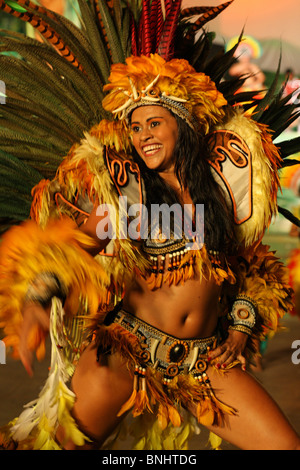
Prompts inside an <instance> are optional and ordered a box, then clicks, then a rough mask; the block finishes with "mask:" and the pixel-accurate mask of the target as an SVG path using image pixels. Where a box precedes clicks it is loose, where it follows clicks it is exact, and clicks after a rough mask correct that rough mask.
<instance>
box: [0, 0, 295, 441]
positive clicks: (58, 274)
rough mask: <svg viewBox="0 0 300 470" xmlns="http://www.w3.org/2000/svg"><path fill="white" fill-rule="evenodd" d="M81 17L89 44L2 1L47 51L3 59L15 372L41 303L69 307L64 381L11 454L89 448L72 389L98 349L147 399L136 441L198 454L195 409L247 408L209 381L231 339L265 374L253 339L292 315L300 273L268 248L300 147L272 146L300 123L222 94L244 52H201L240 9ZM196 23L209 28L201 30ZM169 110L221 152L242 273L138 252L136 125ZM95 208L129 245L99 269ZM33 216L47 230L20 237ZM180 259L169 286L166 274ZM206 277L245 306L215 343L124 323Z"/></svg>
mask: <svg viewBox="0 0 300 470" xmlns="http://www.w3.org/2000/svg"><path fill="white" fill-rule="evenodd" d="M78 3H79V6H80V11H81V16H82V22H83V27H82V29H78V28H77V27H76V26H75V25H73V24H72V23H71V22H70V21H68V20H67V19H66V18H63V17H61V16H60V15H58V14H56V13H54V12H52V11H50V10H47V9H45V8H43V7H40V6H37V5H36V4H33V3H31V2H30V1H29V0H18V1H17V2H9V1H6V2H5V1H4V0H0V7H1V9H2V10H3V11H5V12H8V13H11V14H13V15H15V16H18V17H20V19H22V20H25V21H27V22H29V23H30V24H31V25H32V26H34V27H35V28H36V29H37V30H38V31H39V33H40V34H41V36H42V38H44V39H45V41H44V42H40V41H37V40H35V39H32V38H29V37H24V36H23V35H20V34H16V33H12V32H8V31H6V32H2V33H1V37H0V51H1V53H3V52H10V51H13V52H16V53H17V54H18V55H16V56H14V55H11V54H1V55H0V61H1V62H0V64H1V76H0V79H1V80H3V81H4V82H5V83H6V94H7V101H6V104H5V106H3V107H1V122H0V125H1V136H0V146H1V150H0V155H1V170H0V171H1V179H3V186H2V190H3V191H4V192H5V194H6V198H5V200H4V199H1V211H2V214H1V215H2V226H5V227H6V228H7V227H9V226H10V225H14V224H15V225H17V226H15V227H12V228H10V229H9V230H7V231H6V233H5V234H4V235H3V240H2V243H1V247H0V269H1V273H0V276H1V277H0V321H1V322H0V326H1V327H2V328H4V331H5V333H6V338H5V341H6V344H7V347H11V348H12V350H13V353H14V355H15V357H17V355H18V342H19V329H20V327H21V325H22V314H21V309H22V305H23V302H24V299H26V298H28V299H30V300H33V301H36V302H39V303H40V304H42V305H46V304H47V303H48V302H49V301H51V302H52V308H51V317H50V322H51V326H50V337H51V342H52V355H51V368H50V372H49V378H48V380H47V383H46V384H45V387H44V388H43V390H42V391H41V393H40V396H39V398H38V399H37V400H36V401H35V402H34V403H31V404H29V405H28V406H27V407H26V409H25V411H24V412H23V413H22V414H21V415H20V416H19V417H18V418H16V419H15V420H14V421H13V422H12V423H10V424H9V425H8V426H7V428H6V430H2V434H1V436H2V445H4V446H5V445H6V446H9V445H11V443H12V442H13V443H14V445H15V446H17V448H19V449H32V448H33V449H58V448H59V445H58V443H57V442H56V440H55V433H56V429H57V427H58V425H61V426H63V428H64V430H65V437H66V439H72V441H73V442H74V444H76V445H78V446H81V445H83V444H84V442H86V441H88V440H89V439H88V436H84V434H83V433H82V432H81V431H80V430H79V429H78V428H77V426H76V423H75V421H74V419H73V417H72V407H73V403H74V400H75V396H74V394H73V393H72V392H71V390H70V389H69V388H68V382H69V380H70V378H71V377H72V374H73V372H74V369H75V367H76V363H77V361H78V359H79V357H80V355H81V353H82V351H83V350H84V348H85V347H86V346H87V345H88V344H89V342H90V341H91V339H94V340H95V341H96V342H97V347H98V354H99V355H101V354H105V353H107V352H108V351H111V350H112V351H118V352H119V353H120V354H121V355H122V356H123V357H125V358H126V359H127V361H128V365H129V367H130V370H132V375H133V393H132V395H131V397H130V399H129V400H128V402H126V403H124V405H123V407H122V409H121V410H120V413H119V414H120V415H121V414H123V413H125V412H126V411H128V410H130V409H132V412H133V416H134V417H135V420H134V422H135V421H136V423H139V421H138V417H140V419H141V420H142V425H141V423H140V425H138V424H136V425H135V426H133V428H134V430H135V431H134V432H135V438H136V441H135V448H138V449H140V448H144V449H146V448H148V449H172V448H174V447H176V448H178V449H180V448H186V446H187V439H188V436H189V435H190V433H191V432H192V431H193V430H194V429H195V427H196V424H195V423H192V422H190V421H185V422H183V419H182V407H184V406H185V405H186V404H187V403H188V402H189V401H191V400H192V401H194V402H195V403H196V404H197V418H198V422H199V423H201V424H204V425H211V424H213V423H218V424H220V423H222V422H223V421H224V416H226V414H227V413H229V414H232V413H235V409H234V403H233V404H225V403H222V402H221V401H219V400H218V398H217V394H215V392H214V391H213V390H212V388H211V386H210V382H209V378H208V377H207V375H206V372H205V371H206V368H207V353H208V351H209V350H210V349H211V348H213V347H214V346H215V345H216V344H217V342H218V341H220V338H221V336H222V335H223V334H224V331H226V328H228V325H227V326H226V325H225V324H226V323H228V324H229V325H230V326H229V328H233V329H237V330H239V331H243V332H244V333H247V334H248V335H249V341H248V346H249V347H248V354H249V357H250V354H251V353H252V352H253V350H252V342H251V338H255V339H257V338H263V337H264V335H265V334H266V333H267V332H268V331H269V330H273V331H275V330H276V328H277V325H278V319H279V318H280V317H282V316H283V315H284V313H285V312H286V311H289V310H290V309H291V308H292V301H291V294H292V292H291V289H290V286H289V284H288V275H287V271H286V269H285V267H284V266H283V264H282V263H281V262H280V261H279V260H278V259H277V258H276V257H275V255H274V253H272V252H270V251H269V248H268V247H266V246H263V245H262V244H261V243H260V240H261V238H262V236H263V234H264V231H265V229H266V227H267V226H268V225H269V224H270V222H271V220H272V217H273V216H274V215H276V213H277V210H278V207H277V202H276V195H277V191H278V188H279V178H278V168H279V167H280V166H282V165H284V160H283V159H284V158H285V157H287V156H289V155H290V154H292V153H293V152H294V151H295V149H297V145H298V141H295V142H285V143H284V142H283V143H281V144H280V148H279V147H278V146H276V145H275V144H274V143H273V141H272V139H273V138H274V137H276V136H277V135H278V134H280V133H281V132H282V130H283V129H284V128H285V127H286V126H288V125H289V123H290V122H291V121H292V120H293V119H294V118H295V116H294V114H295V113H294V111H295V110H296V108H297V106H296V105H294V106H291V107H288V106H285V104H286V102H285V101H284V100H282V99H281V98H280V96H277V95H276V96H275V95H274V89H273V87H272V89H271V90H270V91H269V92H268V93H266V95H265V97H264V98H263V99H262V100H255V99H253V96H252V95H251V93H246V94H236V93H235V91H236V90H238V89H239V87H240V84H241V79H234V80H229V81H224V80H223V76H224V74H225V72H226V71H227V70H228V68H229V67H230V65H231V64H232V63H233V60H234V59H233V54H234V49H232V50H231V51H229V52H227V53H226V54H223V55H221V56H219V57H218V58H217V59H215V58H212V57H211V55H210V50H211V44H210V34H208V33H205V32H203V33H202V34H201V35H200V37H199V38H198V39H197V40H195V34H196V32H197V31H199V30H200V29H201V28H202V27H203V26H204V24H205V23H207V21H209V20H211V19H212V18H214V17H215V16H216V15H218V14H219V13H220V12H221V11H222V10H223V9H224V8H226V7H227V6H229V4H230V3H231V2H227V3H225V4H223V5H221V6H219V7H216V8H213V7H196V8H191V9H185V10H181V1H178V0H174V1H171V0H165V1H161V0H153V1H152V2H150V1H149V0H143V1H142V2H135V1H130V2H127V3H128V5H126V7H124V5H123V2H121V1H119V0H114V1H98V0H95V1H89V2H87V1H85V0H79V2H78ZM195 15H196V16H199V15H201V16H200V17H199V19H198V20H196V21H194V22H191V21H190V18H192V17H193V16H195ZM239 103H240V104H242V103H244V106H243V107H242V106H238V104H239ZM153 104H158V105H160V106H164V107H166V108H167V109H168V110H170V111H172V113H173V114H175V115H177V116H179V117H180V118H181V119H183V120H184V121H185V122H187V124H188V125H189V126H190V127H191V129H193V131H194V132H200V133H201V134H203V135H204V136H206V142H207V145H208V148H209V150H210V158H209V163H210V167H211V171H212V174H213V175H214V178H215V181H216V183H217V184H219V185H220V186H221V187H222V189H223V191H224V193H225V195H226V201H227V204H228V207H229V208H230V210H231V211H232V213H233V217H234V222H235V232H236V238H237V240H238V247H237V250H236V252H235V256H234V259H229V258H227V257H225V256H224V253H220V252H219V251H216V250H212V249H207V247H206V245H205V244H204V245H203V246H199V247H198V249H195V247H193V249H189V242H190V241H191V240H189V239H187V238H181V239H180V240H178V239H171V238H169V239H164V238H163V234H160V235H162V238H163V239H158V238H157V239H154V240H152V239H146V240H141V239H138V240H132V239H131V238H130V235H129V234H126V236H125V237H124V236H121V233H122V230H123V229H124V226H121V225H122V223H121V222H120V221H122V220H124V219H125V220H126V223H125V227H128V222H129V210H128V207H131V205H133V204H138V205H140V206H141V207H142V205H143V204H144V202H145V198H146V193H145V188H144V184H143V179H142V177H141V173H140V169H139V167H138V165H137V163H135V161H134V160H133V159H132V156H131V151H132V144H131V138H130V129H129V127H128V122H127V118H128V116H129V114H130V112H132V110H133V109H135V108H136V107H138V106H147V105H153ZM293 113H294V114H293ZM250 116H251V117H250ZM6 175H9V178H6ZM16 182H17V183H18V185H17V186H16V185H15V183H16ZM120 200H122V201H126V202H127V204H128V206H126V205H125V204H124V205H122V204H120ZM2 201H3V202H2ZM19 201H21V202H22V205H21V208H20V207H19V206H18V209H16V208H17V203H18V202H19ZM95 204H99V205H100V204H108V205H110V206H111V207H113V208H114V210H115V214H116V217H115V218H114V219H113V221H112V224H113V233H114V234H115V237H114V239H113V240H112V242H111V243H110V244H109V246H108V248H107V249H106V251H105V253H104V252H103V253H100V254H99V255H97V256H96V257H94V258H92V257H91V256H90V255H88V254H87V253H86V252H85V250H84V249H83V248H82V246H84V245H85V246H86V247H92V246H93V241H92V239H91V238H90V237H89V236H87V235H85V234H83V233H81V232H80V231H79V230H78V229H77V227H78V226H79V225H81V224H82V223H84V220H85V219H86V218H87V217H88V215H89V213H90V212H91V209H92V207H93V206H94V205H95ZM280 210H281V211H282V209H280ZM29 212H30V220H28V221H25V222H22V223H20V222H21V221H23V220H25V219H27V218H28V217H29ZM286 215H288V214H286ZM216 223H217V222H216ZM166 254H168V255H169V259H170V264H169V267H168V270H167V271H165V270H164V269H163V268H162V266H160V260H161V259H163V258H164V256H165V255H166ZM196 272H197V273H200V280H201V279H203V278H205V279H214V280H215V282H216V283H217V284H219V285H225V284H228V285H231V286H234V287H235V290H236V295H235V297H234V298H232V297H231V296H230V295H229V293H226V290H225V289H224V295H223V298H222V308H223V316H222V318H221V320H220V322H221V323H222V322H223V324H222V325H220V327H219V328H218V330H217V331H216V333H215V334H214V335H213V336H212V337H210V338H202V339H201V338H196V339H193V340H182V339H181V340H179V339H177V338H174V337H172V336H169V335H167V334H166V333H164V332H162V331H159V330H157V329H155V328H153V327H152V326H151V325H148V324H146V323H145V322H142V321H141V320H139V319H138V318H135V317H134V316H132V315H131V314H130V313H129V312H126V311H125V310H124V309H123V307H122V297H123V295H124V285H125V283H126V282H127V281H128V279H130V278H131V277H133V276H140V277H143V278H144V279H145V280H146V281H147V283H148V286H149V288H150V289H159V288H160V287H161V285H162V284H164V283H168V284H169V285H177V284H180V283H184V282H186V281H187V280H188V279H193V277H194V275H195V273H196ZM224 325H225V326H224ZM30 347H31V349H33V350H36V354H37V356H38V358H40V357H42V356H43V355H44V352H45V337H44V334H43V333H42V332H41V331H39V330H36V329H35V330H34V331H32V334H31V338H30ZM234 365H235V364H231V365H230V367H232V366H234ZM222 373H226V370H225V371H224V372H222ZM145 415H146V416H145ZM145 424H147V428H148V430H147V431H146V430H145ZM139 426H140V427H139ZM212 437H214V436H212ZM212 442H213V440H212ZM217 445H218V444H216V445H215V446H217Z"/></svg>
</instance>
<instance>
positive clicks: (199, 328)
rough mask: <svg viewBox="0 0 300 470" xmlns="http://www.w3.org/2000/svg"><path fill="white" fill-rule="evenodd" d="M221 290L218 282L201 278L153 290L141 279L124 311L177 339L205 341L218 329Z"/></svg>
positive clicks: (130, 289)
mask: <svg viewBox="0 0 300 470" xmlns="http://www.w3.org/2000/svg"><path fill="white" fill-rule="evenodd" d="M220 291H221V287H220V286H217V285H216V284H215V282H213V281H207V280H205V279H203V280H201V281H200V280H199V278H198V279H192V280H188V281H186V282H185V283H184V284H179V285H177V286H176V285H171V286H169V285H168V284H163V285H162V287H160V288H159V289H156V290H150V289H149V287H148V284H147V282H146V281H145V280H144V279H142V278H138V279H136V280H135V282H134V283H132V284H131V285H129V286H127V289H126V295H125V297H124V301H123V308H124V309H125V310H127V311H128V312H130V313H132V314H134V315H135V316H136V317H138V318H140V319H141V320H143V321H145V322H147V323H150V324H151V325H152V326H154V327H155V328H158V329H160V330H161V331H163V332H165V333H167V334H169V335H172V336H176V337H177V338H186V339H187V338H204V337H207V336H210V335H212V334H213V333H214V330H215V328H216V326H217V321H218V316H219V296H220Z"/></svg>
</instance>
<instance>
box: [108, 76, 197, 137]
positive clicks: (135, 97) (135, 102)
mask: <svg viewBox="0 0 300 470" xmlns="http://www.w3.org/2000/svg"><path fill="white" fill-rule="evenodd" d="M159 77H160V75H157V76H156V78H155V79H154V80H153V81H152V82H151V83H150V84H149V85H148V86H147V87H146V88H145V89H143V90H141V92H138V91H137V90H136V87H135V86H134V84H133V83H132V80H131V79H130V77H128V80H129V83H130V86H131V89H132V93H130V94H129V93H128V92H127V91H123V93H124V94H125V95H127V96H128V99H127V100H126V102H125V103H124V104H123V105H122V106H119V107H118V108H116V109H114V110H113V111H112V113H113V114H119V113H122V114H121V115H120V116H119V118H120V119H124V118H128V117H129V115H130V113H131V112H132V111H133V110H134V109H136V108H138V107H140V106H151V105H160V106H163V107H164V108H167V109H169V110H170V111H172V112H173V113H174V114H177V116H179V117H180V118H181V119H184V120H185V121H186V122H187V123H188V124H189V126H190V127H191V128H192V129H193V130H195V129H196V128H197V121H196V119H195V118H194V117H193V116H192V115H191V113H190V112H189V111H188V109H187V108H186V107H185V106H184V104H183V103H186V101H187V100H185V99H183V98H178V97H176V96H172V95H171V96H170V95H167V93H166V92H165V91H163V92H162V93H160V94H158V93H157V92H156V91H155V90H154V88H153V87H154V85H155V84H156V82H157V81H158V79H159Z"/></svg>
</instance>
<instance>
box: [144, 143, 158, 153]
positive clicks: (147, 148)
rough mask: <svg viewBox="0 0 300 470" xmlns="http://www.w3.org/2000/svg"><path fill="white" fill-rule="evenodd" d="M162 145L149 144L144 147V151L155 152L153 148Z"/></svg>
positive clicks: (156, 148)
mask: <svg viewBox="0 0 300 470" xmlns="http://www.w3.org/2000/svg"><path fill="white" fill-rule="evenodd" d="M161 147H162V146H161V145H159V144H153V145H147V146H146V147H143V152H144V153H150V152H153V150H158V149H160V148H161Z"/></svg>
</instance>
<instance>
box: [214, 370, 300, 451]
mask: <svg viewBox="0 0 300 470" xmlns="http://www.w3.org/2000/svg"><path fill="white" fill-rule="evenodd" d="M208 375H209V378H210V382H211V385H212V387H213V390H214V392H215V395H216V397H217V398H218V399H219V400H221V401H223V402H224V403H226V404H228V405H230V406H232V407H233V408H234V409H235V410H236V415H233V416H229V415H228V416H226V420H225V424H224V425H223V426H212V427H211V428H210V430H211V431H213V432H215V433H216V434H217V435H219V436H220V437H221V438H223V439H225V440H226V441H228V442H230V443H231V444H233V445H235V446H237V447H239V448H240V449H245V450H288V449H289V450H292V449H296V448H299V447H300V439H299V436H297V434H296V433H295V431H294V430H293V428H292V427H291V425H290V423H289V422H288V421H287V419H286V418H285V416H284V415H283V413H282V412H281V410H280V408H279V407H278V406H277V404H276V403H275V402H274V400H273V399H272V398H271V397H270V395H269V394H268V393H267V392H266V391H265V390H264V389H263V388H262V387H261V385H260V384H259V383H258V382H257V381H256V380H255V379H254V377H252V376H251V375H250V374H248V373H247V372H244V371H242V370H241V369H240V368H239V367H234V368H233V369H231V370H229V371H228V372H226V373H225V374H222V375H221V374H220V373H219V372H217V371H213V370H210V371H208Z"/></svg>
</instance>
